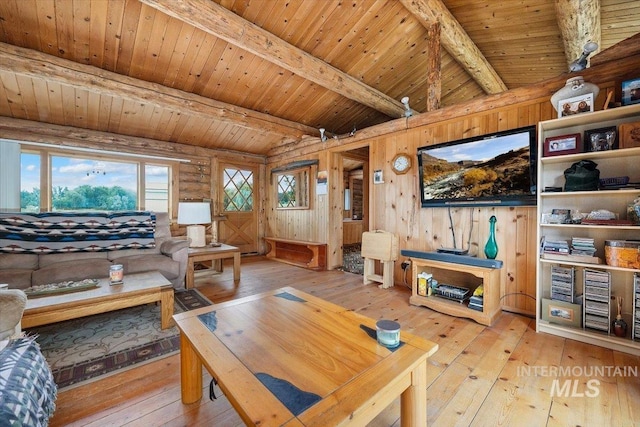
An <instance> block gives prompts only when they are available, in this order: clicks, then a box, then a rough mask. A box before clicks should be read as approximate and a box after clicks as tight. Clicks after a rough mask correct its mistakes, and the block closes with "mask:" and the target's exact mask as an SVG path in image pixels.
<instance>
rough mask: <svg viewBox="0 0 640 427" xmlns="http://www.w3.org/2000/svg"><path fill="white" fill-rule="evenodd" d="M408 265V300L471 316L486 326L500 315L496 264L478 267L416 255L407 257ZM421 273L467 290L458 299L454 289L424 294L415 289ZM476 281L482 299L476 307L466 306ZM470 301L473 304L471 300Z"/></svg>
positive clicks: (451, 314)
mask: <svg viewBox="0 0 640 427" xmlns="http://www.w3.org/2000/svg"><path fill="white" fill-rule="evenodd" d="M493 261H495V260H493ZM411 265H412V267H411V268H412V275H411V277H412V278H413V283H412V285H411V297H410V298H409V303H410V304H413V305H418V306H423V307H427V308H430V309H432V310H435V311H438V312H440V313H444V314H448V315H450V316H456V317H464V318H467V319H472V320H475V321H476V322H478V323H480V324H483V325H487V326H491V325H492V324H493V322H494V321H495V320H496V319H497V318H498V316H499V315H500V313H501V309H500V268H499V267H498V268H494V267H482V266H478V265H469V264H463V263H454V262H446V261H439V260H434V259H424V258H417V257H411ZM496 265H500V262H499V261H498V262H497V264H496ZM421 273H426V274H431V275H432V277H433V278H434V279H436V280H437V281H438V283H439V284H441V285H452V287H454V288H461V289H467V290H468V291H469V292H468V293H467V295H465V298H464V299H463V300H462V301H460V300H457V298H455V293H456V291H455V289H454V291H453V292H454V295H453V296H452V297H447V295H441V296H438V295H437V294H436V292H434V293H432V294H431V295H428V292H422V291H419V288H418V280H419V277H420V275H421ZM480 285H482V287H483V296H482V303H481V305H480V307H478V306H476V309H474V308H470V307H469V304H470V302H469V300H470V298H473V297H472V296H471V295H473V292H474V291H475V290H476V289H477V288H478V286H480ZM421 294H424V295H421ZM467 296H469V298H467ZM471 304H472V305H473V302H471ZM479 308H481V310H480V309H479Z"/></svg>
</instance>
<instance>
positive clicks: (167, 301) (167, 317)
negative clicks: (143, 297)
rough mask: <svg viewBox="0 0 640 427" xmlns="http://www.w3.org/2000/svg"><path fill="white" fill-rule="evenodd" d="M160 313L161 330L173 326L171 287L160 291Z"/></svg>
mask: <svg viewBox="0 0 640 427" xmlns="http://www.w3.org/2000/svg"><path fill="white" fill-rule="evenodd" d="M160 313H161V321H160V325H161V327H162V329H167V328H170V327H171V326H173V287H166V288H162V289H160Z"/></svg>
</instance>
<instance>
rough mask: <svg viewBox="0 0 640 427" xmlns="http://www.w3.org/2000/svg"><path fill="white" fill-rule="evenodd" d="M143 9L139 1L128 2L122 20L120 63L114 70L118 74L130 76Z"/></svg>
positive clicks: (130, 0)
mask: <svg viewBox="0 0 640 427" xmlns="http://www.w3.org/2000/svg"><path fill="white" fill-rule="evenodd" d="M142 7H143V6H142V3H140V2H138V1H132V0H127V1H126V6H125V10H124V13H123V18H122V29H121V31H120V34H121V36H120V40H121V43H120V44H119V49H118V61H117V62H116V68H115V70H114V71H115V72H117V73H118V74H123V75H125V76H127V75H129V72H130V69H131V61H132V60H133V54H134V50H135V40H136V36H137V32H138V24H139V22H140V17H141V13H142ZM145 7H146V6H145Z"/></svg>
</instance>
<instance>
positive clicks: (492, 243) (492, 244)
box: [484, 215, 498, 259]
mask: <svg viewBox="0 0 640 427" xmlns="http://www.w3.org/2000/svg"><path fill="white" fill-rule="evenodd" d="M496 221H497V219H496V216H495V215H491V218H489V240H487V244H486V245H484V254H485V256H486V257H487V258H488V259H496V256H498V243H497V242H496Z"/></svg>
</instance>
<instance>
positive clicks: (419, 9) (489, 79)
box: [400, 0, 507, 94]
mask: <svg viewBox="0 0 640 427" xmlns="http://www.w3.org/2000/svg"><path fill="white" fill-rule="evenodd" d="M400 1H401V2H402V4H403V5H404V7H405V8H407V10H408V11H409V12H411V13H412V14H413V15H414V16H415V17H416V18H417V19H418V20H419V21H420V22H421V23H422V25H423V26H424V27H425V28H427V29H428V28H430V26H431V25H432V24H433V23H434V22H439V23H440V27H441V39H442V45H443V46H444V48H445V49H446V50H447V52H449V54H451V56H453V58H454V59H455V60H456V61H457V62H458V63H459V64H460V65H461V66H462V67H463V68H464V69H465V70H466V71H467V73H469V75H471V77H472V78H473V79H474V80H475V81H476V82H477V83H478V85H480V87H481V88H482V89H483V90H484V91H485V92H486V93H488V94H494V93H500V92H504V91H505V90H507V86H506V85H505V84H504V82H503V81H502V79H501V78H500V76H499V75H498V73H497V72H496V70H494V69H493V67H492V66H491V64H489V61H487V58H485V57H484V55H483V54H482V52H480V49H478V46H476V44H475V43H474V42H473V41H472V40H471V38H470V37H469V35H468V34H467V32H466V31H465V30H464V28H462V25H460V23H459V22H458V21H457V20H456V18H455V17H454V16H453V15H452V14H451V12H449V9H447V7H446V6H445V5H444V4H443V3H442V2H441V1H440V0H400Z"/></svg>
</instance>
